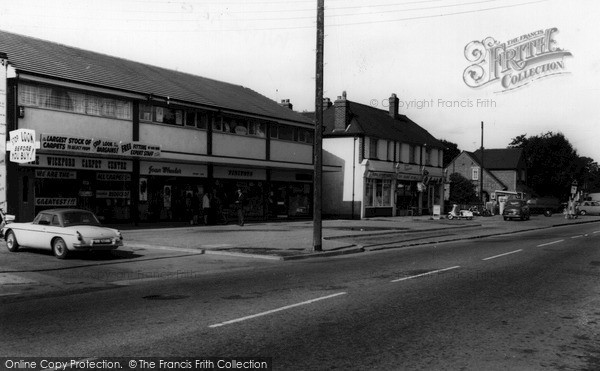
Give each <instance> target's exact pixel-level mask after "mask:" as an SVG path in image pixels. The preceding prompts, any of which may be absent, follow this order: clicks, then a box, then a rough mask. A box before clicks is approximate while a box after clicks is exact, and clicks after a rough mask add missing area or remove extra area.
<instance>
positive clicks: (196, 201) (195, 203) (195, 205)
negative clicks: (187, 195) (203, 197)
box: [192, 192, 200, 225]
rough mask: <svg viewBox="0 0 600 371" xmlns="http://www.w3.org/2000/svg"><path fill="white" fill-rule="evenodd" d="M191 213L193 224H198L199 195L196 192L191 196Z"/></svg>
mask: <svg viewBox="0 0 600 371" xmlns="http://www.w3.org/2000/svg"><path fill="white" fill-rule="evenodd" d="M192 213H193V214H194V215H193V224H194V225H197V224H198V214H199V213H200V195H199V194H198V192H194V195H193V196H192Z"/></svg>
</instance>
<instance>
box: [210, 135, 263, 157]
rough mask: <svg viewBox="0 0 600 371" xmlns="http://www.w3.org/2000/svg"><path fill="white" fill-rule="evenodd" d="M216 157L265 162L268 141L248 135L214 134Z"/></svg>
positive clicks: (214, 153) (213, 150)
mask: <svg viewBox="0 0 600 371" xmlns="http://www.w3.org/2000/svg"><path fill="white" fill-rule="evenodd" d="M212 153H213V155H214V156H228V157H241V158H251V159H259V160H265V159H266V158H267V152H266V139H265V138H258V137H252V136H246V135H235V134H221V133H213V145H212Z"/></svg>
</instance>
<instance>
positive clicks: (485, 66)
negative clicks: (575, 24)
mask: <svg viewBox="0 0 600 371" xmlns="http://www.w3.org/2000/svg"><path fill="white" fill-rule="evenodd" d="M557 33H558V28H556V27H553V28H548V29H545V30H542V29H540V30H536V31H533V32H530V33H528V34H524V35H520V36H518V37H515V38H512V39H510V40H508V41H506V42H500V41H497V40H496V39H494V38H493V37H487V38H485V39H483V40H482V41H477V40H476V41H471V42H470V43H469V44H467V46H466V47H465V51H464V52H465V58H466V59H467V60H468V61H469V62H471V63H472V64H471V65H470V66H468V67H467V68H466V69H465V71H464V73H463V80H464V82H465V84H467V85H468V86H470V87H471V88H479V87H482V86H486V85H490V84H493V83H499V84H500V86H501V87H502V90H501V91H508V90H513V89H516V88H520V87H522V86H525V85H527V84H529V83H531V82H532V81H535V80H537V79H540V78H544V77H548V76H553V75H559V74H564V73H567V71H566V68H565V57H570V56H572V55H571V53H570V52H569V51H566V50H564V49H561V48H559V47H558V46H557V41H556V40H555V36H556V34H557Z"/></svg>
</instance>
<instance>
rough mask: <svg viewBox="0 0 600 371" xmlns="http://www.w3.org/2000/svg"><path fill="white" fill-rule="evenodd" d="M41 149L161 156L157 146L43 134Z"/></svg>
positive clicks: (149, 156) (150, 156)
mask: <svg viewBox="0 0 600 371" xmlns="http://www.w3.org/2000/svg"><path fill="white" fill-rule="evenodd" d="M40 149H42V150H50V151H68V152H77V153H88V154H99V155H100V154H101V155H118V156H131V157H142V158H154V157H160V155H161V149H160V146H157V145H152V144H147V143H141V142H135V141H128V142H125V141H115V140H111V139H102V138H82V137H74V136H69V135H57V134H41V138H40Z"/></svg>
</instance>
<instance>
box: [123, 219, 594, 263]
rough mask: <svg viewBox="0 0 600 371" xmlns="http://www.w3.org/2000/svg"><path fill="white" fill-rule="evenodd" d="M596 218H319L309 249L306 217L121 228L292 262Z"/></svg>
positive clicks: (134, 239)
mask: <svg viewBox="0 0 600 371" xmlns="http://www.w3.org/2000/svg"><path fill="white" fill-rule="evenodd" d="M596 222H600V216H590V215H586V216H580V217H578V218H577V219H565V218H564V216H563V215H562V214H555V215H553V216H551V217H545V216H542V215H533V216H532V217H531V219H530V220H528V221H504V220H503V219H502V217H501V216H499V215H496V216H491V217H475V218H474V219H473V220H464V219H463V220H456V219H454V220H448V219H445V218H439V219H434V218H432V217H429V216H416V217H410V216H408V217H407V216H404V217H378V218H371V219H362V220H323V222H322V230H321V235H322V246H321V251H314V249H313V235H314V229H313V222H312V221H276V222H258V223H249V224H245V225H244V226H239V225H236V224H228V225H209V226H203V225H199V226H190V225H185V224H180V225H171V226H161V227H160V228H156V227H155V226H143V227H139V228H137V229H136V228H132V227H131V226H129V227H124V228H122V233H123V237H124V239H125V245H126V246H128V247H131V248H155V249H166V250H177V251H182V250H183V251H189V250H193V251H196V252H197V253H203V254H217V255H231V256H242V257H247V258H257V259H273V260H293V259H305V258H311V257H323V256H335V255H342V254H353V253H361V252H365V251H374V250H381V249H389V248H401V247H407V246H417V245H423V244H432V243H442V242H449V241H457V240H464V239H473V238H483V237H488V236H494V235H503V234H510V233H518V232H523V231H528V230H535V229H544V228H556V227H560V226H563V225H569V224H581V223H596Z"/></svg>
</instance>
